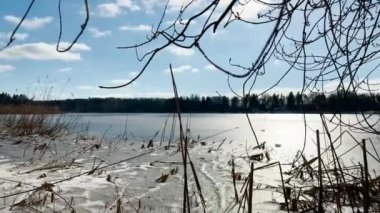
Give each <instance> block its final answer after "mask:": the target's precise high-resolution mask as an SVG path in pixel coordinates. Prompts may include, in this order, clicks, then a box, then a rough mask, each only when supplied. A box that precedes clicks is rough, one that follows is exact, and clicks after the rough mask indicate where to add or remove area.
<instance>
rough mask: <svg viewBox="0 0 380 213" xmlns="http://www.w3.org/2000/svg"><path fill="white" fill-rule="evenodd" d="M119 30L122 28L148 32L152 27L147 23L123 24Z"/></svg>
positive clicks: (123, 29)
mask: <svg viewBox="0 0 380 213" xmlns="http://www.w3.org/2000/svg"><path fill="white" fill-rule="evenodd" d="M119 30H122V31H146V32H147V31H151V30H152V27H151V26H149V25H145V24H139V25H136V26H132V25H123V26H120V27H119Z"/></svg>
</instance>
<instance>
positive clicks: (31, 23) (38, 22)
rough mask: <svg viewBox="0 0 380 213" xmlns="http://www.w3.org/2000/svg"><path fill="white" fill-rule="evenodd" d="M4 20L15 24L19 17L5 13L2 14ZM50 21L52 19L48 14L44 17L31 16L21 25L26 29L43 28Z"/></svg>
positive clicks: (18, 21)
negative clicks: (4, 14)
mask: <svg viewBox="0 0 380 213" xmlns="http://www.w3.org/2000/svg"><path fill="white" fill-rule="evenodd" d="M4 20H5V21H7V22H9V23H12V24H15V25H17V24H18V23H20V21H21V18H19V17H16V16H13V15H7V16H4ZM52 21H53V18H52V17H50V16H47V17H44V18H38V17H33V18H31V19H25V20H24V21H23V22H22V24H21V27H23V28H25V29H28V30H35V29H39V28H43V27H44V26H45V25H47V24H49V23H50V22H52Z"/></svg>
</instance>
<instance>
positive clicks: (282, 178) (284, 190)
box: [277, 162, 290, 212]
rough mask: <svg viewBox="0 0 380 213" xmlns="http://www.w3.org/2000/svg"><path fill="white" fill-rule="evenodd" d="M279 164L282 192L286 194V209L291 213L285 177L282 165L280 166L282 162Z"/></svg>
mask: <svg viewBox="0 0 380 213" xmlns="http://www.w3.org/2000/svg"><path fill="white" fill-rule="evenodd" d="M277 164H278V167H279V168H280V175H281V183H282V191H283V193H284V199H285V205H286V209H287V210H288V212H290V210H289V204H288V198H287V197H286V189H285V182H284V176H283V175H282V168H281V164H280V162H277Z"/></svg>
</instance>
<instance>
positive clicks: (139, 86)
mask: <svg viewBox="0 0 380 213" xmlns="http://www.w3.org/2000/svg"><path fill="white" fill-rule="evenodd" d="M198 2H202V1H198ZM224 2H228V1H224ZM183 3H184V1H183V0H170V1H169V3H168V10H167V13H166V16H165V19H164V20H163V24H169V23H172V22H173V20H175V18H176V17H177V15H178V11H179V8H180V7H181V6H182V4H183ZM89 4H90V5H89V7H90V21H89V24H88V26H87V28H86V30H85V32H84V34H83V35H82V36H81V37H80V39H79V41H78V43H77V44H76V45H75V46H74V47H73V48H72V50H71V51H69V52H65V53H59V52H57V51H56V50H55V46H56V44H57V40H58V35H59V13H58V9H57V8H58V1H57V0H56V1H52V0H39V1H36V3H35V5H34V6H33V7H32V9H31V11H30V14H29V15H28V17H27V19H26V20H25V21H24V23H23V24H22V25H21V27H20V29H19V31H18V32H17V34H16V36H15V37H16V41H15V42H13V43H12V44H11V46H9V47H8V48H6V49H4V50H3V51H0V82H1V83H0V85H1V86H0V92H7V93H10V94H14V93H18V94H19V93H23V94H27V95H28V96H29V97H34V98H35V99H66V98H88V97H125V98H131V97H172V96H173V89H172V85H171V78H170V73H169V72H168V68H169V64H172V66H173V71H174V73H175V78H176V81H177V86H178V90H179V94H180V95H182V96H189V95H191V94H198V95H200V96H215V95H218V94H221V95H227V96H232V95H233V93H232V91H231V90H230V88H229V87H228V84H227V76H226V74H224V73H222V72H220V71H218V70H216V69H215V67H213V66H212V65H210V64H209V63H208V62H207V61H206V60H205V59H204V58H203V57H202V56H201V54H200V53H199V52H198V51H197V50H195V49H181V48H179V47H174V46H170V47H169V48H167V49H166V50H164V51H161V52H160V53H159V54H158V55H157V56H156V57H155V58H154V60H153V61H152V63H151V64H150V65H149V67H148V68H147V70H146V71H145V72H144V73H143V74H142V76H141V77H140V78H139V79H138V80H137V81H135V82H134V83H133V84H132V85H130V86H127V87H125V88H122V89H113V90H108V89H100V88H99V87H98V86H100V85H101V86H114V85H119V84H122V83H125V82H127V81H128V80H130V79H131V78H133V77H134V76H136V74H137V73H138V71H139V70H140V69H141V68H142V66H143V65H144V64H143V63H142V62H140V61H138V60H137V58H136V53H135V50H134V49H129V50H125V49H117V47H119V46H128V45H134V44H137V43H140V42H144V41H145V40H146V38H147V36H149V35H150V34H151V29H152V27H156V26H157V24H158V20H159V18H160V17H161V16H162V12H163V10H164V6H165V1H162V0H102V1H100V0H91V1H90V2H89ZM196 4H198V3H196ZM196 4H195V6H194V9H193V10H196V9H197V5H196ZM28 5H29V1H14V0H2V1H1V6H0V8H1V9H0V46H3V45H5V44H6V43H7V41H8V40H9V36H10V33H11V32H12V31H13V29H14V28H15V26H16V25H17V23H18V22H19V20H20V17H22V15H23V14H24V11H25V10H26V8H27V7H28ZM265 9H266V8H264V7H255V6H253V7H247V8H246V9H245V10H244V11H242V15H245V16H246V17H247V18H251V19H252V20H254V19H256V18H257V13H258V12H260V11H264V10H265ZM190 12H191V11H190ZM62 17H63V34H62V43H61V46H62V47H64V46H65V45H66V46H67V45H68V44H69V42H70V41H72V40H73V38H74V37H75V36H76V35H77V33H78V32H79V31H80V26H81V24H82V23H83V21H84V18H85V13H84V4H83V1H79V0H64V1H62ZM184 21H186V20H184ZM200 26H201V25H200V23H198V22H195V23H192V25H191V27H192V28H193V29H194V32H195V31H196V30H197V29H199V27H200ZM270 30H271V25H266V26H263V27H259V28H254V29H253V28H252V27H251V26H249V25H244V24H231V25H229V27H228V28H223V27H220V28H218V30H217V31H216V32H215V33H213V32H208V33H206V34H205V36H204V37H203V38H202V40H201V43H202V45H203V46H204V47H205V49H206V50H207V52H208V54H209V55H210V56H212V58H213V59H214V60H215V61H217V62H218V63H221V64H224V65H228V62H229V60H230V59H231V61H232V62H233V63H235V62H236V63H241V64H244V65H247V66H249V63H251V61H252V60H253V59H254V58H255V56H256V55H257V54H258V52H259V51H260V48H261V47H262V45H263V43H264V41H265V38H266V37H267V36H268V34H269V32H270ZM159 44H160V41H157V42H154V43H152V44H150V45H147V46H146V47H144V48H143V49H140V50H139V53H140V54H143V53H144V51H146V50H149V49H151V48H156V47H158V46H159ZM267 70H269V71H268V73H267V74H266V75H265V76H263V77H261V78H260V80H259V81H258V82H257V84H256V85H255V87H254V90H257V91H260V90H264V89H266V88H268V87H269V86H270V85H272V84H273V83H274V82H276V81H277V80H278V78H279V76H281V73H283V72H284V71H285V70H286V69H285V68H284V62H281V61H278V60H273V61H270V62H269V63H268V65H267ZM301 77H302V74H301V73H299V72H296V71H294V72H290V73H289V75H288V76H287V77H286V78H285V79H284V80H283V81H282V82H281V83H280V84H279V85H278V86H277V87H276V89H275V90H274V91H277V92H284V93H286V92H289V91H298V90H299V89H300V88H301V84H302V78H301ZM333 83H334V82H332V84H333ZM241 84H242V81H241V80H239V79H232V80H231V85H232V88H233V89H234V90H235V91H236V92H238V93H239V92H241V91H242V90H241Z"/></svg>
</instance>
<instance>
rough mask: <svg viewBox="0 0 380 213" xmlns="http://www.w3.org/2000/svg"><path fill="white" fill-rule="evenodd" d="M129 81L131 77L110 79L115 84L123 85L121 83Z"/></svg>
mask: <svg viewBox="0 0 380 213" xmlns="http://www.w3.org/2000/svg"><path fill="white" fill-rule="evenodd" d="M129 81H130V79H114V80H111V81H109V83H111V84H115V85H121V84H125V83H127V82H129Z"/></svg>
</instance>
